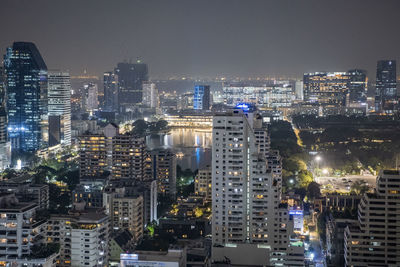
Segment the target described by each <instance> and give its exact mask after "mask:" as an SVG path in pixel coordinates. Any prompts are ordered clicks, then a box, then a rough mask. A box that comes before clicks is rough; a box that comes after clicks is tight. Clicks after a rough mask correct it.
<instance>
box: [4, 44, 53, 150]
mask: <svg viewBox="0 0 400 267" xmlns="http://www.w3.org/2000/svg"><path fill="white" fill-rule="evenodd" d="M4 68H5V72H6V77H7V79H6V88H7V111H8V132H9V138H10V140H11V145H12V149H18V150H22V151H36V150H38V149H39V148H40V147H41V145H42V127H41V122H42V120H43V119H45V116H47V67H46V64H45V63H44V61H43V58H42V56H41V55H40V53H39V51H38V49H37V48H36V46H35V45H34V44H33V43H25V42H15V43H14V44H13V46H12V47H9V48H7V52H6V55H5V56H4Z"/></svg>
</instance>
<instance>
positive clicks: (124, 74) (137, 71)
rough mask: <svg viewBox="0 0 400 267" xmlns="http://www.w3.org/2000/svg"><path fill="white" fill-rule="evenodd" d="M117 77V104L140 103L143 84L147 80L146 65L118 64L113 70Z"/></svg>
mask: <svg viewBox="0 0 400 267" xmlns="http://www.w3.org/2000/svg"><path fill="white" fill-rule="evenodd" d="M115 74H116V75H118V82H119V92H118V99H119V100H118V102H119V104H120V105H131V104H137V103H142V99H143V82H146V81H148V80H149V76H148V75H149V74H148V67H147V64H144V63H141V62H140V60H138V61H137V63H135V64H132V63H118V65H117V68H116V69H115Z"/></svg>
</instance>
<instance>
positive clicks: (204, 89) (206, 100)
mask: <svg viewBox="0 0 400 267" xmlns="http://www.w3.org/2000/svg"><path fill="white" fill-rule="evenodd" d="M193 108H194V109H202V110H209V109H210V86H209V85H196V86H195V87H194V97H193Z"/></svg>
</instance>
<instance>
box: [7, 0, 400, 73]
mask: <svg viewBox="0 0 400 267" xmlns="http://www.w3.org/2000/svg"><path fill="white" fill-rule="evenodd" d="M399 12H400V1H399V0H331V1H323V0H315V1H312V0H307V1H306V0H275V1H268V0H259V1H258V0H197V1H194V0H142V1H137V0H126V1H125V0H67V1H61V0H47V1H44V0H34V1H33V0H24V1H21V0H1V1H0V25H1V31H0V52H1V54H2V55H3V54H4V51H5V48H6V47H7V46H9V45H11V44H12V42H13V41H32V42H34V43H35V44H36V45H37V46H38V48H39V51H40V52H41V54H42V56H43V57H44V60H45V61H46V64H47V65H48V67H49V68H60V69H67V70H70V72H71V73H72V74H78V73H81V72H82V71H83V69H85V68H86V69H87V70H88V72H89V73H93V74H97V75H98V74H101V73H102V72H104V71H108V70H112V69H113V68H114V66H115V65H116V63H117V62H118V61H122V60H124V59H127V60H129V59H132V60H136V58H137V57H140V58H141V59H143V61H145V62H147V63H148V64H149V69H150V76H151V77H153V78H156V77H166V76H169V75H195V76H212V77H215V76H216V75H218V76H220V75H230V76H232V75H239V76H248V75H250V76H258V75H262V76H267V75H291V76H298V77H300V76H301V75H302V73H303V72H309V71H323V70H326V71H346V70H348V69H350V68H364V69H367V70H368V74H369V76H370V78H372V79H373V78H374V76H375V66H376V61H377V60H378V59H386V58H387V59H389V58H390V59H397V60H400V15H399Z"/></svg>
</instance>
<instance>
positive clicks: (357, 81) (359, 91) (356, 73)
mask: <svg viewBox="0 0 400 267" xmlns="http://www.w3.org/2000/svg"><path fill="white" fill-rule="evenodd" d="M348 74H349V85H348V87H349V99H348V106H360V105H366V103H367V72H366V71H365V70H358V69H354V70H349V71H348Z"/></svg>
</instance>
